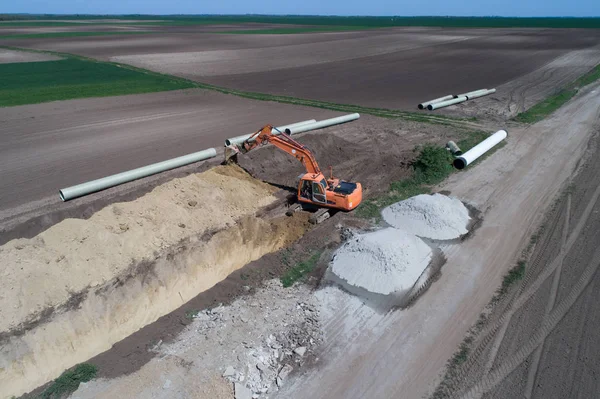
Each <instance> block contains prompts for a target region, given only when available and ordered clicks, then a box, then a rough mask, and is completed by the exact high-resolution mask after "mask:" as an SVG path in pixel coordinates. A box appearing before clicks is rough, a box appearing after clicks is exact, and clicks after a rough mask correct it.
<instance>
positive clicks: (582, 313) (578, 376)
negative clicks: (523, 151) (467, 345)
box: [439, 125, 600, 399]
mask: <svg viewBox="0 0 600 399" xmlns="http://www.w3.org/2000/svg"><path fill="white" fill-rule="evenodd" d="M598 133H600V125H597V126H596V137H595V138H594V140H593V141H592V142H591V143H590V146H589V148H588V151H587V154H586V157H585V163H584V164H583V165H582V167H580V170H579V172H578V174H577V175H576V176H574V177H573V178H572V179H571V181H570V184H569V186H568V188H567V189H566V190H565V191H564V192H563V194H562V195H561V197H560V198H559V199H558V201H557V202H556V203H555V205H554V206H553V208H552V210H551V212H549V214H548V216H547V218H546V220H545V222H544V224H543V228H542V230H541V233H540V234H538V235H537V236H536V240H535V247H534V251H533V254H532V255H531V257H530V258H529V259H528V261H527V272H526V275H525V278H524V279H523V280H522V281H521V282H519V283H518V284H516V285H515V286H514V287H513V288H512V289H511V290H510V291H509V292H508V293H507V294H506V296H505V297H504V298H503V300H502V301H501V302H500V303H498V304H497V305H496V306H495V307H494V308H493V309H492V310H491V311H490V310H488V313H489V316H488V317H487V321H486V323H485V324H483V325H481V327H480V332H479V333H477V334H475V335H474V336H473V340H474V344H473V345H472V347H473V349H472V355H471V356H470V357H469V358H468V359H467V360H466V361H465V363H464V364H463V365H462V366H461V367H460V368H459V370H458V374H457V375H456V377H454V378H451V379H450V380H449V381H448V382H447V384H446V385H447V387H446V389H445V390H442V391H441V393H440V395H439V397H458V396H463V397H466V398H475V397H477V398H479V397H484V398H490V399H491V398H498V399H500V398H506V397H526V398H567V397H569V398H592V397H596V396H597V395H598V392H600V391H599V390H600V380H599V378H598V374H599V373H600V366H599V365H598V363H597V362H596V361H594V359H596V358H597V357H598V356H600V353H599V352H598V351H599V348H598V345H597V343H598V339H599V336H600V335H599V333H598V328H599V324H598V323H600V319H599V318H598V312H595V311H594V307H595V304H596V303H597V301H598V300H599V297H598V292H599V291H598V290H599V289H600V276H599V275H598V273H597V270H598V268H599V267H600V252H599V251H598V245H597V242H598V240H597V239H598V234H597V232H598V229H600V216H599V215H600V203H599V202H598V197H599V195H600V186H599V185H598V179H597V178H596V176H597V175H598V173H599V172H600V161H598V150H599V147H598Z"/></svg>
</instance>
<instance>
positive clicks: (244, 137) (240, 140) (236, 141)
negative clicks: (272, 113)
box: [225, 119, 316, 146]
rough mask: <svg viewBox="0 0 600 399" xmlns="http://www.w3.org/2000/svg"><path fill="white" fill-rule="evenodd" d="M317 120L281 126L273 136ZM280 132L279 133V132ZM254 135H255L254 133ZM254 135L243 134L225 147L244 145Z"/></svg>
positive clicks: (230, 140)
mask: <svg viewBox="0 0 600 399" xmlns="http://www.w3.org/2000/svg"><path fill="white" fill-rule="evenodd" d="M315 122H316V120H315V119H309V120H306V121H302V122H296V123H292V124H290V125H284V126H279V127H276V128H274V129H273V132H272V133H273V135H275V136H277V135H279V134H281V133H279V132H285V129H292V128H295V127H298V126H303V125H308V124H309V123H315ZM277 130H279V132H278V131H277ZM252 134H254V133H252ZM252 134H243V135H241V136H237V137H232V138H230V139H227V140H225V146H228V145H232V144H233V145H238V144H242V143H243V142H244V141H246V140H248V139H249V138H250V136H252ZM253 141H254V140H253Z"/></svg>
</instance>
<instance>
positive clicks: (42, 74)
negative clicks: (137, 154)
mask: <svg viewBox="0 0 600 399" xmlns="http://www.w3.org/2000/svg"><path fill="white" fill-rule="evenodd" d="M191 87H194V85H192V84H190V83H188V82H186V81H184V80H181V79H176V78H171V77H169V76H166V75H158V74H153V73H144V72H141V71H137V70H132V69H129V68H121V67H119V66H118V65H117V64H113V63H106V62H94V61H88V60H84V59H79V58H72V57H69V58H66V59H63V60H59V61H44V62H26V63H9V64H0V107H10V106H15V105H24V104H35V103H42V102H47V101H57V100H69V99H74V98H86V97H107V96H117V95H124V94H139V93H151V92H157V91H167V90H179V89H186V88H191Z"/></svg>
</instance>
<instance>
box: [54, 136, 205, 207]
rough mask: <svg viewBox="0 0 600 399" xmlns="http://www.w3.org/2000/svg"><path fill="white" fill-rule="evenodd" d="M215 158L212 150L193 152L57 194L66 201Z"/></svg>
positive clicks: (68, 188) (73, 187) (70, 188)
mask: <svg viewBox="0 0 600 399" xmlns="http://www.w3.org/2000/svg"><path fill="white" fill-rule="evenodd" d="M216 156H217V151H216V150H215V149H214V148H209V149H207V150H203V151H199V152H194V153H193V154H188V155H183V156H181V157H177V158H173V159H168V160H166V161H162V162H158V163H153V164H151V165H146V166H142V167H141V168H137V169H132V170H128V171H126V172H121V173H117V174H116V175H111V176H106V177H103V178H101V179H96V180H92V181H89V182H86V183H82V184H78V185H76V186H71V187H67V188H63V189H62V190H60V191H59V192H58V193H59V195H60V199H62V200H63V201H68V200H70V199H73V198H77V197H81V196H83V195H87V194H91V193H94V192H96V191H100V190H104V189H107V188H110V187H114V186H118V185H119V184H123V183H127V182H130V181H133V180H137V179H141V178H142V177H146V176H151V175H154V174H157V173H160V172H164V171H166V170H170V169H175V168H178V167H180V166H184V165H188V164H191V163H194V162H198V161H203V160H205V159H209V158H214V157H216Z"/></svg>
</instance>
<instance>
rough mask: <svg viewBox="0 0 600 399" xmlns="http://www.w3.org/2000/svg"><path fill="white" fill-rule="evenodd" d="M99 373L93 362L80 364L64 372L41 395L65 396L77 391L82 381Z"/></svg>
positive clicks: (43, 397) (88, 379) (51, 396)
mask: <svg viewBox="0 0 600 399" xmlns="http://www.w3.org/2000/svg"><path fill="white" fill-rule="evenodd" d="M97 373H98V368H97V367H96V366H94V365H93V364H89V363H81V364H78V365H77V366H75V368H73V370H69V371H65V372H64V373H62V374H61V376H60V377H58V378H57V379H56V380H54V382H52V384H51V385H50V386H49V387H48V388H46V390H44V392H42V393H41V394H40V396H39V397H40V398H42V399H52V398H57V399H58V398H65V397H67V396H68V395H70V394H72V393H73V392H75V391H76V390H77V388H78V387H79V384H81V383H82V382H88V381H91V380H92V379H94V378H95V377H96V374H97Z"/></svg>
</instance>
